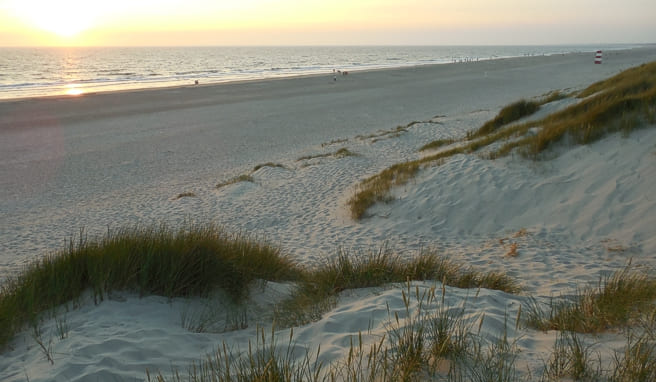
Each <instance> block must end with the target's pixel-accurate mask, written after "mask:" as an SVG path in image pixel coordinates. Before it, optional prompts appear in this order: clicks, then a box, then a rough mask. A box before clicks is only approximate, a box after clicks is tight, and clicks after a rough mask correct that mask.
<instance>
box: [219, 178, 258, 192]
mask: <svg viewBox="0 0 656 382" xmlns="http://www.w3.org/2000/svg"><path fill="white" fill-rule="evenodd" d="M253 181H254V179H253V177H252V176H250V175H246V174H243V175H239V176H236V177H234V178H231V179H228V180H227V181H225V182H221V183H219V184H217V185H216V188H217V189H219V188H223V187H225V186H229V185H231V184H235V183H239V182H250V183H253Z"/></svg>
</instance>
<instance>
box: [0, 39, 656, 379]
mask: <svg viewBox="0 0 656 382" xmlns="http://www.w3.org/2000/svg"><path fill="white" fill-rule="evenodd" d="M593 58H594V57H592V56H591V55H589V54H570V55H564V56H550V57H525V58H516V59H504V60H497V61H486V62H475V63H466V64H453V65H438V66H428V67H418V68H407V69H399V70H384V71H371V72H362V73H357V72H354V73H351V74H350V75H349V76H348V77H346V78H344V79H340V81H338V82H337V83H333V82H332V76H330V75H327V76H325V77H324V76H312V77H303V78H295V79H286V80H272V81H261V82H247V83H236V84H227V85H218V86H200V87H190V88H172V89H164V90H155V91H136V92H124V93H111V94H98V95H88V96H84V97H81V98H74V99H73V98H53V99H34V100H24V101H6V102H0V135H1V139H0V155H1V157H0V182H1V184H0V186H1V187H0V192H1V193H2V194H1V199H0V200H1V206H0V207H1V208H0V209H1V210H2V220H1V221H0V276H2V277H6V275H9V274H10V273H11V272H13V271H16V270H19V269H21V266H22V264H24V263H25V262H26V261H29V260H30V259H33V258H35V257H38V256H40V255H42V254H43V253H45V252H47V251H51V250H54V249H58V248H59V247H60V246H61V244H62V243H63V241H64V240H65V239H66V238H67V237H69V236H70V235H74V234H75V233H76V232H78V230H79V228H80V227H85V229H86V230H87V232H88V233H89V234H91V235H93V234H101V233H102V232H104V231H105V230H106V229H107V226H111V227H123V226H127V225H130V224H135V223H146V224H153V223H157V222H162V221H164V222H168V223H170V224H177V223H181V222H182V221H184V220H185V219H192V220H198V221H212V222H216V223H218V224H221V225H225V226H226V227H227V228H228V229H230V230H234V231H243V232H248V233H251V234H254V235H258V236H259V237H264V238H266V239H267V240H269V241H270V242H272V243H275V244H277V245H280V246H281V247H282V248H283V251H284V252H286V253H289V254H290V255H291V256H292V257H293V258H294V259H295V260H297V261H298V262H300V263H302V264H307V265H312V264H314V263H317V262H320V261H322V260H323V259H325V258H327V257H331V256H335V255H336V253H337V251H338V249H339V248H345V249H348V250H351V251H358V250H372V249H373V250H376V249H378V248H380V247H381V246H383V245H387V246H388V247H390V248H392V249H396V250H398V252H399V253H401V254H402V255H404V256H412V255H413V254H416V253H417V251H419V250H421V249H422V248H427V247H432V248H437V249H438V250H440V251H441V252H442V253H444V254H446V255H448V256H449V257H451V258H452V259H453V260H456V261H457V262H459V263H463V264H468V265H472V266H473V267H475V268H476V269H479V270H483V271H489V270H502V271H505V272H507V273H508V274H509V275H510V276H513V277H515V278H517V279H518V280H519V281H520V283H521V284H522V285H523V286H524V290H525V291H524V293H523V294H522V295H518V296H516V295H509V294H505V293H502V292H498V291H487V290H481V291H479V292H478V294H477V295H476V296H472V294H473V292H472V291H467V290H461V289H457V288H448V290H447V293H446V296H447V297H448V299H447V302H448V305H449V306H454V307H457V306H463V304H464V305H465V307H466V315H465V316H466V317H470V318H471V319H472V320H474V319H477V317H479V316H480V315H481V314H482V313H485V317H486V319H485V322H484V325H483V327H482V333H483V334H484V336H489V337H491V338H494V337H498V336H500V335H501V334H502V333H503V330H504V322H505V320H506V318H507V317H511V318H512V317H515V315H516V312H517V309H518V307H519V305H520V304H522V303H523V302H526V300H527V299H528V298H529V296H533V297H536V298H538V299H541V298H545V299H547V298H549V297H551V296H555V295H562V294H569V293H572V292H573V291H574V290H575V289H576V288H577V287H578V286H580V285H581V284H582V283H585V282H589V281H595V280H597V279H598V277H599V275H600V274H603V273H607V272H611V271H614V270H617V269H621V268H622V267H623V266H625V265H626V264H627V262H628V261H629V260H630V259H633V264H634V265H637V266H641V267H648V268H649V269H651V268H653V267H654V266H655V265H656V259H654V256H653V254H654V252H655V251H656V239H655V237H656V235H655V234H656V232H655V229H656V228H655V227H656V207H655V206H656V203H655V200H654V199H653V198H652V197H651V196H650V195H651V194H652V193H651V190H653V189H654V187H655V186H656V184H655V182H656V166H655V165H656V154H655V152H656V131H655V130H654V129H644V130H638V131H636V132H634V133H633V134H631V135H630V136H629V137H622V136H620V135H612V136H609V137H607V138H605V139H603V140H602V141H600V142H598V143H595V144H593V145H588V146H580V147H574V148H572V149H569V150H563V152H559V153H557V154H558V155H555V154H554V158H553V159H550V160H545V161H540V162H531V161H527V160H525V159H522V158H520V157H508V158H504V159H500V160H495V161H490V160H485V159H481V158H479V157H478V156H476V155H458V156H456V157H454V158H451V159H449V160H448V161H446V163H444V164H443V165H441V166H438V167H434V168H431V169H428V170H425V171H423V172H422V173H421V174H420V176H419V177H418V178H417V179H416V180H414V181H413V182H411V183H410V184H409V185H407V186H404V187H401V188H399V189H396V190H394V196H395V197H396V199H397V200H396V201H395V202H393V203H391V204H384V205H377V206H375V207H374V208H373V209H372V211H371V212H372V215H373V216H372V217H370V218H367V219H365V220H363V221H361V222H355V221H353V220H351V218H350V217H349V213H348V211H347V210H346V207H345V204H346V200H347V199H348V198H349V197H350V196H351V194H352V192H353V190H354V187H355V186H356V184H357V183H358V182H359V181H360V180H362V179H364V178H365V177H367V176H369V175H372V174H374V173H376V172H378V171H380V170H382V169H384V168H386V167H387V166H390V165H392V164H394V163H398V162H401V161H404V160H408V159H415V158H417V157H419V156H420V155H421V154H419V153H418V152H417V149H418V148H419V147H421V146H422V145H423V144H425V143H427V142H429V141H431V140H434V139H438V138H459V137H462V136H464V135H465V134H466V132H467V131H469V130H472V129H474V128H477V127H479V126H480V125H481V124H482V123H483V122H485V121H486V120H488V119H490V118H492V117H493V116H494V115H495V114H496V113H497V112H498V110H499V109H500V108H501V107H502V106H504V105H505V104H507V103H509V102H512V101H516V100H518V99H520V98H527V97H537V96H541V95H543V94H546V93H548V92H550V91H553V90H575V89H581V88H582V87H585V86H587V85H589V84H590V83H592V82H594V81H597V80H601V79H603V78H606V77H609V76H610V75H613V74H616V73H618V72H619V71H621V70H624V69H627V68H628V67H631V66H635V65H637V64H640V63H643V62H648V61H653V60H656V49H654V48H645V49H634V50H630V51H616V52H609V53H608V54H605V56H604V64H603V65H594V64H593ZM549 107H552V109H549ZM557 107H558V105H551V106H547V107H546V108H545V109H546V110H553V109H555V108H557ZM413 121H419V123H415V124H412V126H410V127H408V129H407V131H406V132H402V133H400V134H394V133H389V132H390V131H393V130H395V129H396V127H397V126H399V125H402V126H406V125H408V124H410V123H411V122H413ZM340 148H347V149H348V150H349V151H351V152H353V153H355V154H357V155H356V156H347V157H338V156H334V155H330V154H331V153H334V152H336V151H337V150H339V149H340ZM302 157H306V158H305V159H299V158H302ZM267 162H272V163H276V164H280V165H281V167H271V166H264V167H261V168H260V169H258V170H257V171H252V170H253V167H254V166H255V165H258V164H263V163H267ZM240 174H250V175H251V177H252V182H237V183H234V184H230V185H226V186H224V187H221V188H216V184H218V183H221V182H224V181H226V180H228V179H230V178H232V177H235V176H238V175H240ZM185 192H189V193H193V196H187V197H181V198H178V197H177V196H178V195H180V194H181V193H185ZM511 243H515V244H516V245H517V250H518V255H517V256H515V257H508V256H505V254H506V253H507V252H508V250H509V249H508V246H509V245H510V244H511ZM435 285H436V284H433V283H428V282H417V283H415V284H413V288H414V286H417V287H419V288H422V289H424V288H430V287H433V286H435ZM289 288H290V286H288V285H281V284H275V283H268V284H266V285H264V286H261V287H260V288H258V289H257V290H256V291H255V292H254V294H253V297H252V302H251V303H250V305H249V306H248V308H247V309H248V314H247V315H248V326H249V327H248V328H247V329H244V330H237V331H229V332H225V333H201V334H197V333H192V332H190V331H189V330H187V329H185V328H184V327H183V326H184V325H183V322H182V321H184V319H183V316H184V314H183V313H182V314H181V312H198V311H202V309H204V308H203V307H207V306H217V305H218V306H221V304H222V303H223V302H222V300H221V299H220V298H219V297H217V298H216V299H215V300H212V301H209V302H208V301H203V300H197V301H185V300H177V299H176V300H173V301H168V300H166V299H165V298H161V297H155V296H153V297H144V298H139V297H137V296H134V295H131V294H121V295H116V296H114V298H113V299H110V300H109V301H105V302H103V303H101V304H99V305H93V304H87V305H83V306H81V307H80V308H79V309H75V310H72V311H70V312H68V313H66V314H65V317H66V321H67V324H68V327H69V331H68V334H67V336H66V338H64V339H60V338H58V337H57V336H56V335H55V334H54V333H56V327H57V323H56V321H55V320H46V321H45V322H44V324H43V328H42V329H43V330H42V333H44V336H45V338H48V341H50V342H49V343H50V345H51V346H52V354H53V355H54V357H53V358H54V364H50V363H49V362H48V361H47V359H46V358H45V356H44V354H43V353H42V352H41V351H39V347H38V345H37V344H36V343H35V341H34V339H33V338H32V336H31V335H30V333H29V332H26V333H24V334H21V335H19V336H18V337H17V338H16V339H15V341H14V343H13V344H12V349H10V350H9V351H7V352H5V353H4V354H2V356H1V357H0V379H2V380H6V381H21V380H26V379H27V378H28V377H29V380H30V381H50V380H57V381H87V380H89V381H91V380H94V381H95V380H107V379H122V380H129V379H143V378H145V375H146V374H145V370H146V369H148V370H150V371H151V372H156V371H161V372H163V373H164V374H166V373H167V372H168V371H169V370H170V369H171V367H178V368H180V369H181V370H185V369H186V367H187V366H188V365H189V363H190V362H194V361H198V360H199V359H200V358H202V357H203V356H204V354H206V353H209V352H212V351H213V350H214V349H216V347H217V346H219V345H220V344H221V343H222V342H223V341H225V342H226V343H229V344H231V345H232V346H234V347H235V348H240V349H245V348H246V347H247V344H248V341H249V340H254V338H255V337H256V324H257V323H266V322H267V321H266V319H267V317H269V316H268V314H270V312H271V309H272V308H271V306H272V303H274V302H275V301H277V300H279V299H280V298H282V297H284V296H285V295H287V294H288V293H289ZM403 288H404V286H392V287H389V288H379V289H375V290H372V289H364V290H356V291H345V292H344V293H343V294H342V295H341V296H340V302H339V304H338V306H337V308H335V309H334V310H332V311H331V312H328V313H327V314H326V315H325V316H324V317H323V318H322V319H321V320H320V321H318V322H316V323H313V324H310V325H307V326H304V327H301V328H296V329H295V330H294V333H295V338H296V341H297V346H298V347H299V350H303V349H308V350H310V351H316V349H317V347H318V346H319V345H320V346H321V359H322V360H324V361H326V362H330V361H337V360H340V359H341V358H343V357H344V355H345V351H347V350H348V347H349V344H350V341H351V336H353V335H357V334H358V333H359V332H366V333H367V335H366V338H365V340H366V341H368V342H375V341H376V339H377V338H380V336H382V335H383V334H384V333H385V330H386V327H387V325H388V323H389V318H390V316H389V314H390V313H389V311H388V310H387V308H386V306H389V308H390V309H391V311H401V310H403V309H404V307H403V303H402V298H401V290H402V289H403ZM510 321H511V322H510V323H509V325H508V327H509V328H510V329H509V330H510V332H509V333H508V335H509V336H511V337H512V338H515V339H517V340H518V344H519V346H520V348H521V349H522V352H521V353H520V361H521V362H520V363H522V364H524V365H526V367H523V368H522V369H523V370H527V368H529V369H531V370H535V369H537V368H539V367H540V366H541V365H542V363H541V362H542V360H543V359H545V358H546V357H548V352H549V351H550V350H551V348H552V346H553V341H554V340H555V336H556V334H555V333H540V332H537V331H531V330H528V329H522V330H516V329H513V328H515V323H514V322H512V321H513V320H510ZM219 325H220V323H219ZM288 335H289V332H288V331H287V330H283V331H281V332H280V333H279V334H278V336H279V338H281V339H286V338H287V337H288ZM624 341H625V340H624V339H623V338H621V337H617V338H615V337H613V336H609V337H608V338H606V339H605V340H604V341H599V342H598V343H600V345H598V346H600V347H601V348H605V349H614V348H618V347H619V346H622V345H623V344H624ZM300 353H302V352H300ZM604 354H605V356H609V354H610V353H608V352H606V353H604Z"/></svg>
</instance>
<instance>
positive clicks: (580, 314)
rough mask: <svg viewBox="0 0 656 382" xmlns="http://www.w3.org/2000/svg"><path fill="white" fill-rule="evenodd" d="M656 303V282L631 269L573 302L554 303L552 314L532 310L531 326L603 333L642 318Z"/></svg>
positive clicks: (601, 282) (619, 273) (607, 278)
mask: <svg viewBox="0 0 656 382" xmlns="http://www.w3.org/2000/svg"><path fill="white" fill-rule="evenodd" d="M654 300H656V280H655V279H652V278H649V277H647V276H646V275H644V274H642V273H637V272H632V271H631V270H630V268H629V267H626V268H625V269H623V270H622V271H619V272H616V273H614V274H613V275H611V276H609V277H605V278H604V279H602V280H600V282H599V283H598V285H597V286H596V287H588V288H585V289H583V290H581V291H579V293H578V294H577V296H576V297H575V299H574V300H573V301H571V302H563V303H554V302H553V301H552V302H551V306H550V312H549V313H547V314H545V312H543V311H542V310H541V309H540V308H539V307H536V306H533V307H531V308H529V312H530V313H529V316H528V318H527V324H528V325H529V326H531V327H534V328H536V329H540V330H567V331H575V332H579V333H599V332H603V331H606V330H609V329H612V328H616V327H618V326H623V325H627V324H629V323H631V321H635V320H637V319H639V318H640V315H641V312H644V311H646V310H647V309H648V308H650V307H652V306H653V303H654Z"/></svg>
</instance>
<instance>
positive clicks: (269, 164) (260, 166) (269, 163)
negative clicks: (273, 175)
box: [252, 162, 285, 172]
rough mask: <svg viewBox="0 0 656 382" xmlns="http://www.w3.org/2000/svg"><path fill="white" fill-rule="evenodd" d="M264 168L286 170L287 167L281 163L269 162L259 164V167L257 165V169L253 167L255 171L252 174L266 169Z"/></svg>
mask: <svg viewBox="0 0 656 382" xmlns="http://www.w3.org/2000/svg"><path fill="white" fill-rule="evenodd" d="M264 167H272V168H285V166H284V165H282V164H280V163H273V162H267V163H262V164H258V165H256V166H255V167H253V171H252V172H255V171H257V170H259V169H261V168H264Z"/></svg>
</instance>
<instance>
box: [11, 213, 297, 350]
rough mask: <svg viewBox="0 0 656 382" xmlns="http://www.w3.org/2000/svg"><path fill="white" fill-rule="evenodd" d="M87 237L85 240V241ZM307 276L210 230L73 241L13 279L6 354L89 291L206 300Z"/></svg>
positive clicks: (252, 244) (241, 240) (269, 252)
mask: <svg viewBox="0 0 656 382" xmlns="http://www.w3.org/2000/svg"><path fill="white" fill-rule="evenodd" d="M81 236H82V235H81ZM300 275H301V270H300V269H299V268H298V267H297V266H296V265H295V264H293V263H292V262H291V261H290V260H289V259H288V258H287V257H285V256H282V255H281V254H280V251H279V250H278V249H277V248H274V247H272V246H269V245H267V244H263V243H259V242H256V241H253V240H249V239H248V238H246V237H243V236H240V235H232V234H227V233H225V232H223V231H222V230H221V229H219V228H217V227H215V226H212V225H204V226H189V227H186V228H182V229H180V230H172V229H170V228H167V227H166V226H161V227H157V228H141V227H134V228H131V229H122V230H118V231H113V232H109V233H107V235H106V236H105V237H104V238H103V239H101V240H99V241H87V240H86V239H83V238H81V239H80V241H79V242H77V243H74V242H72V241H71V243H70V245H69V246H68V248H66V249H65V250H62V251H61V252H58V253H55V254H53V255H49V256H46V257H44V258H43V259H41V260H39V261H37V262H35V263H33V264H31V265H30V266H28V267H27V268H26V269H25V270H24V271H23V272H22V273H21V274H20V275H18V276H17V277H15V278H12V279H9V280H8V281H7V282H5V283H4V284H3V285H2V290H1V292H0V347H2V346H3V345H5V344H6V343H7V342H8V341H9V340H11V338H12V337H13V335H14V333H16V332H17V331H19V330H21V329H22V328H23V327H25V325H28V324H35V323H36V322H37V320H38V316H39V314H41V313H43V312H45V311H48V310H51V309H54V308H56V307H57V306H59V305H62V304H65V303H67V302H69V301H73V300H76V299H78V298H79V297H80V296H81V295H82V293H83V292H85V291H87V290H90V291H92V292H93V297H94V299H95V300H96V301H100V300H102V299H103V298H104V295H105V294H106V293H109V292H111V291H115V290H127V291H135V292H138V293H140V294H142V295H147V294H156V295H163V296H167V297H175V296H205V295H207V294H208V293H210V292H211V291H212V290H214V289H215V288H220V289H223V290H224V291H226V292H227V293H228V295H229V296H231V297H232V298H233V299H235V300H237V299H240V298H241V297H243V295H244V294H245V293H246V291H247V290H248V284H250V283H251V281H253V280H255V279H264V280H296V279H298V278H299V277H300Z"/></svg>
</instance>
